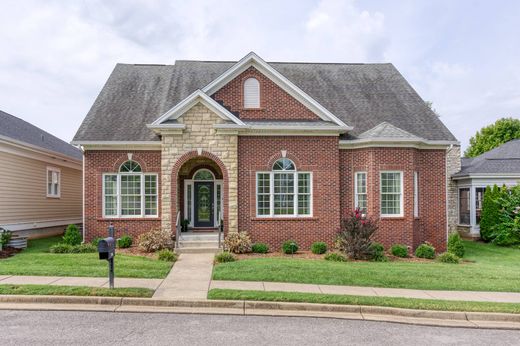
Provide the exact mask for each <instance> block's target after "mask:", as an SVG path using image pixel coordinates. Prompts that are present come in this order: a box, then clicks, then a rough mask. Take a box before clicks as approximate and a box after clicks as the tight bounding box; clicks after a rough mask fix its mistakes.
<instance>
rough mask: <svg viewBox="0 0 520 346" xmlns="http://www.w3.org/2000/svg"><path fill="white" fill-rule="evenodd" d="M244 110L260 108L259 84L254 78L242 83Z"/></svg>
mask: <svg viewBox="0 0 520 346" xmlns="http://www.w3.org/2000/svg"><path fill="white" fill-rule="evenodd" d="M244 108H260V83H259V82H258V80H257V79H256V78H248V79H246V81H245V82H244Z"/></svg>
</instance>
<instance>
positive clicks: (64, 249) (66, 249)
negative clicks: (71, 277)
mask: <svg viewBox="0 0 520 346" xmlns="http://www.w3.org/2000/svg"><path fill="white" fill-rule="evenodd" d="M71 251H72V245H69V244H65V243H58V244H54V245H53V246H51V247H50V248H49V252H51V253H71Z"/></svg>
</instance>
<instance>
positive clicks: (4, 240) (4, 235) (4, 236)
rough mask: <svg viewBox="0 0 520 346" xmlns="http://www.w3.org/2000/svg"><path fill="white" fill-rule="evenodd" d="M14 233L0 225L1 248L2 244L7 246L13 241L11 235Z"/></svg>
mask: <svg viewBox="0 0 520 346" xmlns="http://www.w3.org/2000/svg"><path fill="white" fill-rule="evenodd" d="M12 236H13V233H12V232H11V231H8V230H6V229H5V228H2V227H0V249H1V248H2V246H7V244H9V242H10V241H11V237H12Z"/></svg>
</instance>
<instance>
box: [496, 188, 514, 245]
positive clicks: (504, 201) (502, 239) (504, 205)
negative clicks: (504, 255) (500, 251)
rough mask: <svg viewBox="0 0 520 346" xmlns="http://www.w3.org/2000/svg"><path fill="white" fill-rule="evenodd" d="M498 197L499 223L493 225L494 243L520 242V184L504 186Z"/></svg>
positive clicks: (512, 243) (511, 243) (509, 243)
mask: <svg viewBox="0 0 520 346" xmlns="http://www.w3.org/2000/svg"><path fill="white" fill-rule="evenodd" d="M502 191H503V194H502V195H501V196H500V197H499V198H498V199H497V201H498V203H499V205H500V206H501V209H500V218H499V223H498V224H496V225H495V226H494V227H493V234H492V236H493V244H495V245H499V246H511V245H516V244H520V185H516V186H513V187H511V188H506V187H503V188H502Z"/></svg>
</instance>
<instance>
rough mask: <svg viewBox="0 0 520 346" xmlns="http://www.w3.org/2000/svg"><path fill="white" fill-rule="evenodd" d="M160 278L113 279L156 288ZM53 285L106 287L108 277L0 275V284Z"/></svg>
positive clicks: (121, 283)
mask: <svg viewBox="0 0 520 346" xmlns="http://www.w3.org/2000/svg"><path fill="white" fill-rule="evenodd" d="M162 281H163V280H162V279H130V278H118V277H116V278H115V280H114V286H115V287H120V288H121V287H138V288H149V289H152V290H155V289H157V287H159V285H160V284H161V283H162ZM8 284H13V285H53V286H87V287H108V278H95V277H94V278H93V277H73V276H69V277H62V276H16V275H0V285H8Z"/></svg>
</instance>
